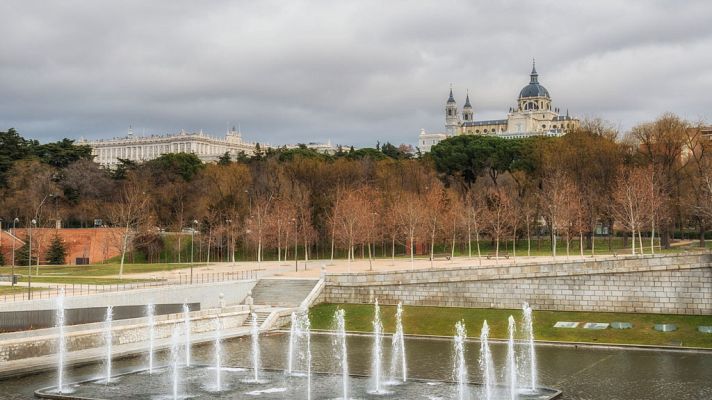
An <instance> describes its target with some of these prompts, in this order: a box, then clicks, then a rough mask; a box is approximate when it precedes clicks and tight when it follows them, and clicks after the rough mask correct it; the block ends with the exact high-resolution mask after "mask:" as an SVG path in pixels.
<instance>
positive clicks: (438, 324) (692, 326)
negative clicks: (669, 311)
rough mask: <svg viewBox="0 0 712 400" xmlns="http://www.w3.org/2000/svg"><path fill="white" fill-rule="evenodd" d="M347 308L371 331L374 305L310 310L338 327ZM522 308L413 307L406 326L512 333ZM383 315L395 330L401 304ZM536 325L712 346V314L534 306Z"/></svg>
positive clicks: (583, 336) (320, 321)
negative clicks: (669, 327)
mask: <svg viewBox="0 0 712 400" xmlns="http://www.w3.org/2000/svg"><path fill="white" fill-rule="evenodd" d="M337 308H343V309H344V310H345V311H346V329H347V330H349V331H355V332H371V331H372V330H373V327H372V323H371V322H372V319H373V306H372V305H363V304H342V305H337V304H321V305H318V306H316V307H314V308H312V309H311V310H310V319H311V324H312V328H314V329H333V326H334V321H333V316H334V311H336V309H337ZM521 314H522V312H521V310H494V309H474V308H444V307H410V306H406V307H405V308H404V312H403V329H404V331H405V333H406V334H417V335H437V336H452V335H453V334H454V330H455V322H457V321H458V320H464V321H465V324H466V326H467V328H468V332H469V334H468V335H469V336H470V337H479V334H480V328H481V327H482V322H483V321H484V320H485V319H486V320H487V323H488V324H489V326H490V332H491V333H490V337H492V338H496V339H506V338H507V318H508V317H509V315H513V316H514V318H515V319H517V321H520V320H521ZM381 315H382V320H383V326H384V329H385V331H386V332H393V331H394V324H395V320H394V318H395V307H393V306H382V307H381ZM556 321H575V322H581V323H582V324H580V325H579V326H580V327H581V326H583V323H584V322H609V323H610V322H614V321H619V322H630V323H632V324H633V329H626V330H617V329H606V330H586V329H582V328H580V327H579V328H576V329H561V328H554V327H553V325H554V324H555V323H556ZM656 323H672V324H676V325H677V326H678V330H677V331H675V332H667V333H662V332H657V331H655V330H654V329H653V325H654V324H656ZM534 324H535V326H534V331H535V333H536V339H537V340H547V341H562V342H591V343H615V344H643V345H662V346H665V345H679V344H680V343H682V346H685V347H705V348H712V334H705V333H701V332H698V331H697V326H699V325H712V316H709V315H708V316H685V315H660V314H624V313H587V312H557V311H534Z"/></svg>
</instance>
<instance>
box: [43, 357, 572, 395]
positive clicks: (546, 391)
mask: <svg viewBox="0 0 712 400" xmlns="http://www.w3.org/2000/svg"><path fill="white" fill-rule="evenodd" d="M168 368H169V367H168V366H163V367H160V368H156V370H162V369H168ZM189 368H201V369H202V368H204V369H209V368H212V366H211V365H207V364H197V365H194V366H191V367H189ZM226 368H235V369H244V370H246V371H247V370H249V368H246V367H227V366H226ZM262 370H263V371H267V372H272V373H284V372H285V370H282V369H272V368H264V369H262ZM147 371H148V369H147V368H139V369H135V370H133V371H128V372H123V373H121V374H116V375H113V376H112V379H114V378H120V377H124V376H128V375H137V374H141V373H145V372H147ZM313 375H318V376H333V375H338V374H333V373H327V372H313ZM349 376H350V377H353V378H370V375H360V374H349ZM103 380H104V378H102V377H98V378H91V379H85V380H81V381H76V382H70V383H67V385H66V386H67V387H76V386H78V385H84V384H91V383H96V382H101V381H103ZM408 381H412V382H420V383H428V382H441V383H445V384H450V385H455V384H456V383H455V382H453V381H447V380H438V379H420V378H413V379H409V380H408ZM468 386H470V387H481V386H482V385H481V384H479V383H476V382H469V383H468ZM498 387H504V386H502V385H498ZM562 394H563V392H562V391H560V390H558V389H553V388H549V387H545V386H540V387H539V388H538V392H537V395H536V397H531V396H526V395H525V396H524V397H521V399H522V400H527V399H536V400H554V399H558V398H560V397H561V395H562ZM34 396H35V397H36V398H38V399H48V400H110V399H104V398H100V397H85V396H75V395H73V394H72V393H66V394H64V393H58V392H57V387H56V386H47V387H43V388H40V389H37V390H35V391H34ZM387 398H388V397H384V399H387Z"/></svg>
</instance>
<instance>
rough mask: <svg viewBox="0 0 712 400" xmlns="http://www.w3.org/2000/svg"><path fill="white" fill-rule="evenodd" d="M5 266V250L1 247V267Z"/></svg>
mask: <svg viewBox="0 0 712 400" xmlns="http://www.w3.org/2000/svg"><path fill="white" fill-rule="evenodd" d="M4 265H5V253H3V248H2V246H0V267H2V266H4Z"/></svg>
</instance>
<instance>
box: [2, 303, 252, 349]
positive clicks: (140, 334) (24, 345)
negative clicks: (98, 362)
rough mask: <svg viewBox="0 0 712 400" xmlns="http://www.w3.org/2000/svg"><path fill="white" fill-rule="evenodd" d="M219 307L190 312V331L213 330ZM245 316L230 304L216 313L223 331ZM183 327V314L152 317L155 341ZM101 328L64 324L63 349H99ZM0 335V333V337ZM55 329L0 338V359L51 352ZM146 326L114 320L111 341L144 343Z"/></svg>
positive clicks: (142, 320) (144, 322)
mask: <svg viewBox="0 0 712 400" xmlns="http://www.w3.org/2000/svg"><path fill="white" fill-rule="evenodd" d="M218 311H219V310H217V309H216V310H205V311H195V312H191V321H190V330H191V334H200V333H205V332H213V331H214V330H215V316H216V315H217V313H218ZM248 316H249V311H248V310H247V308H245V307H244V306H236V307H231V308H230V309H228V310H224V311H223V312H222V313H220V318H221V322H222V324H223V330H226V331H227V330H230V329H234V328H238V327H240V326H242V324H243V322H244V321H245V320H246V319H247V317H248ZM176 324H177V326H178V327H179V329H181V330H182V329H183V314H182V313H181V314H167V315H163V316H157V317H156V319H155V330H154V332H155V336H154V338H155V340H156V341H159V340H162V339H167V338H170V337H171V335H172V334H173V328H174V326H176ZM181 334H182V331H181ZM104 335H105V330H104V325H103V324H102V323H96V324H87V325H81V326H76V327H67V332H66V336H65V337H66V346H67V347H66V348H67V351H68V352H73V351H79V350H87V349H94V348H101V347H104V346H105V343H104V337H105V336H104ZM1 338H2V335H0V339H1ZM57 338H58V331H57V329H55V328H52V329H41V330H37V331H28V332H26V333H25V335H24V336H23V337H19V338H15V339H12V340H0V362H10V361H15V360H22V359H26V358H34V357H42V356H48V355H52V354H55V353H56V351H57V346H58V341H57ZM148 340H149V328H148V319H147V318H137V319H134V320H124V321H116V323H115V324H114V325H113V326H112V344H113V345H115V346H117V345H125V344H132V343H147V342H148Z"/></svg>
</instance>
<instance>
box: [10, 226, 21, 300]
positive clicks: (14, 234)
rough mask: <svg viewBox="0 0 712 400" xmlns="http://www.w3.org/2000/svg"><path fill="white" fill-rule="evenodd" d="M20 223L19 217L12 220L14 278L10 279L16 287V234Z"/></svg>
mask: <svg viewBox="0 0 712 400" xmlns="http://www.w3.org/2000/svg"><path fill="white" fill-rule="evenodd" d="M18 222H20V219H19V218H17V217H15V219H13V220H12V236H13V238H12V276H13V278H10V279H12V286H15V279H14V276H15V238H16V237H17V235H16V233H17V232H15V224H17V223H18Z"/></svg>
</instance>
